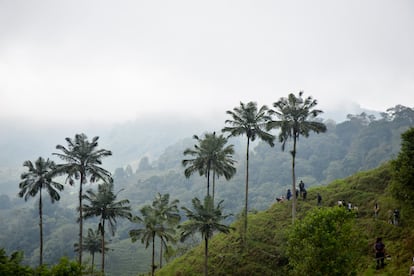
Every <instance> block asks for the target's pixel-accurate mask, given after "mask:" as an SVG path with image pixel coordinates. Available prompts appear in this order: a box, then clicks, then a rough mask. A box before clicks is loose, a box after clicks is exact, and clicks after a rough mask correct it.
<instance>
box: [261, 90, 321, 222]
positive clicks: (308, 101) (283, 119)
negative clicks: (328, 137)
mask: <svg viewBox="0 0 414 276" xmlns="http://www.w3.org/2000/svg"><path fill="white" fill-rule="evenodd" d="M302 95H303V92H302V91H301V92H299V95H298V96H295V95H294V94H293V93H291V94H289V96H288V97H287V98H284V97H282V98H280V100H279V101H277V102H275V103H273V107H274V108H275V110H269V114H270V115H271V116H276V120H273V119H272V120H271V121H269V122H268V125H267V129H268V130H270V129H272V128H280V133H279V142H281V143H282V150H285V145H286V142H287V141H288V140H290V139H293V148H292V151H291V152H290V153H291V154H292V193H293V202H292V220H293V221H294V220H295V216H296V203H297V198H296V193H295V192H294V191H296V175H295V158H296V143H297V141H298V140H299V136H301V135H302V136H304V137H308V136H309V133H310V132H311V131H313V132H316V133H320V132H325V131H326V125H325V124H323V123H321V122H319V121H316V120H315V118H316V117H317V116H318V115H319V114H321V113H323V111H322V110H318V109H314V108H315V106H316V105H317V101H316V100H315V99H313V98H312V97H310V96H309V97H307V98H305V99H304V98H303V97H302Z"/></svg>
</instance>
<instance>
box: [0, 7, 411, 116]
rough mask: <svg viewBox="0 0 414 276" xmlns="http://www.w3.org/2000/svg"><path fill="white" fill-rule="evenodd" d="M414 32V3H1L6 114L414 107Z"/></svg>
mask: <svg viewBox="0 0 414 276" xmlns="http://www.w3.org/2000/svg"><path fill="white" fill-rule="evenodd" d="M412 33H414V4H413V3H412V2H411V1H398V2H389V1H364V2H361V1H322V0H321V1H316V2H315V1H312V2H309V1H289V2H282V1H280V2H279V1H261V2H257V1H237V2H230V1H229V2H228V1H217V2H215V1H213V2H211V1H210V2H204V3H203V2H194V1H174V2H169V1H151V2H146V1H145V2H143V1H140V2H136V1H122V2H120V3H116V4H115V2H112V1H87V2H84V1H36V2H27V1H23V2H19V1H3V2H1V3H0V74H1V76H2V77H0V118H1V117H13V116H18V117H22V118H31V119H37V120H56V119H58V120H62V119H64V120H80V119H85V118H86V119H88V120H110V121H119V120H127V119H133V118H135V117H136V116H143V115H144V114H156V113H162V112H168V113H179V114H184V115H189V116H197V117H203V116H213V115H216V114H217V113H220V112H222V113H223V114H224V112H225V111H226V110H228V109H231V108H233V107H234V106H237V105H238V103H239V101H248V100H254V101H257V102H258V103H259V104H267V105H271V103H273V102H274V101H277V100H278V99H279V98H280V97H283V96H287V94H288V93H292V92H294V93H297V92H298V91H299V90H304V91H305V93H306V94H307V95H312V96H313V97H314V98H316V99H318V101H319V103H320V107H321V108H330V107H331V106H335V105H337V103H344V102H357V103H358V104H360V105H361V106H362V107H366V108H373V109H379V110H385V109H386V108H388V107H391V106H393V105H395V104H398V103H401V104H405V105H407V106H413V105H414V96H413V95H414V93H413V92H414V91H413V88H414V80H413V77H412V76H414V55H412V49H414V38H413V36H412V35H411V34H412ZM51 114H53V115H51Z"/></svg>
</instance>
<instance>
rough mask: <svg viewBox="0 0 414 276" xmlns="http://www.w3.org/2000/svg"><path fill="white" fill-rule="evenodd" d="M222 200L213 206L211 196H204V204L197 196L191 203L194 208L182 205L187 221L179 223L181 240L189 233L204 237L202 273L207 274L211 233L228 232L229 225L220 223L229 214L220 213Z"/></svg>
mask: <svg viewBox="0 0 414 276" xmlns="http://www.w3.org/2000/svg"><path fill="white" fill-rule="evenodd" d="M222 203H223V201H220V202H219V203H218V204H217V206H216V207H214V202H213V198H212V197H211V196H206V197H205V198H204V204H202V203H201V201H200V200H199V199H198V198H193V200H192V204H193V208H194V210H190V209H187V208H186V207H182V209H183V210H184V212H185V213H186V216H187V218H188V221H186V222H185V223H183V224H182V225H180V226H179V227H180V229H182V231H181V241H184V240H186V239H187V238H188V237H189V236H190V235H193V234H195V233H200V234H201V237H202V238H203V239H204V275H208V240H209V239H210V238H211V237H212V236H213V233H214V232H216V231H219V232H221V233H226V234H227V233H229V232H230V230H231V227H229V226H227V225H225V224H222V223H220V222H221V221H222V220H224V219H226V218H227V217H229V216H230V215H223V214H222V206H221V204H222Z"/></svg>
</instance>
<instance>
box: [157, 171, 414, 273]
mask: <svg viewBox="0 0 414 276" xmlns="http://www.w3.org/2000/svg"><path fill="white" fill-rule="evenodd" d="M390 178H391V177H390V166H389V164H384V165H382V166H380V167H378V168H377V169H374V170H371V171H366V172H360V173H357V174H355V175H353V176H351V177H348V178H346V179H339V180H335V181H333V182H332V183H331V184H329V185H327V186H320V187H313V188H310V189H309V191H308V197H307V200H306V201H303V200H302V199H299V200H298V206H297V207H298V208H297V219H301V218H302V217H304V216H306V213H307V211H309V210H310V209H312V208H317V204H316V202H317V200H316V196H317V193H320V194H321V195H322V198H323V199H322V205H323V206H336V205H337V202H338V200H345V201H346V202H348V201H350V202H351V203H352V204H353V205H354V206H357V207H358V215H357V217H356V222H357V227H358V229H359V230H358V231H359V234H360V237H361V239H362V240H363V241H364V242H365V246H364V247H363V248H361V250H360V258H359V260H360V262H359V266H358V271H359V272H358V275H405V274H406V273H407V271H408V269H409V267H410V265H411V262H412V255H413V254H414V252H413V250H412V248H414V232H413V231H412V230H411V227H410V225H413V223H414V219H413V218H412V216H410V214H412V213H413V211H414V210H412V208H410V207H407V206H404V205H402V204H400V203H399V202H397V201H395V200H394V199H393V198H392V197H391V196H390V194H389V193H388V191H387V188H388V184H389V181H390ZM375 201H378V202H379V204H380V212H379V217H378V219H375V218H374V211H373V210H374V209H373V208H374V203H375ZM394 208H399V209H400V210H401V224H400V226H399V227H396V226H394V225H391V224H389V223H388V210H393V209H394ZM291 209H292V208H291V202H283V203H274V204H273V205H272V206H270V207H269V208H268V209H267V210H266V211H262V212H258V213H255V214H249V218H248V221H249V223H248V241H247V249H246V250H245V251H244V250H243V248H242V246H241V241H240V238H239V232H238V231H237V229H240V226H241V225H240V223H241V222H240V221H236V222H234V223H233V225H232V226H233V227H234V228H235V229H236V231H233V232H231V233H230V234H228V235H223V234H217V235H215V236H214V237H213V239H212V240H210V242H209V275H289V267H288V259H287V258H286V256H285V254H284V252H285V250H284V246H285V242H286V238H285V231H286V229H287V228H288V226H289V225H291V223H292V218H291ZM377 236H381V237H383V240H384V243H385V244H386V249H387V253H388V254H389V255H390V256H391V258H390V260H388V261H387V263H388V264H387V266H386V267H385V268H384V269H382V270H380V271H377V270H375V262H374V252H373V243H374V241H375V239H376V237H377ZM203 250H204V244H200V245H199V246H197V247H195V248H194V249H192V250H190V251H189V252H188V253H186V254H185V255H183V256H181V257H179V258H177V259H175V260H173V261H172V262H170V263H169V264H167V265H165V266H164V267H163V268H162V269H161V270H159V271H157V273H156V275H169V276H170V275H202V274H203V261H204V251H203Z"/></svg>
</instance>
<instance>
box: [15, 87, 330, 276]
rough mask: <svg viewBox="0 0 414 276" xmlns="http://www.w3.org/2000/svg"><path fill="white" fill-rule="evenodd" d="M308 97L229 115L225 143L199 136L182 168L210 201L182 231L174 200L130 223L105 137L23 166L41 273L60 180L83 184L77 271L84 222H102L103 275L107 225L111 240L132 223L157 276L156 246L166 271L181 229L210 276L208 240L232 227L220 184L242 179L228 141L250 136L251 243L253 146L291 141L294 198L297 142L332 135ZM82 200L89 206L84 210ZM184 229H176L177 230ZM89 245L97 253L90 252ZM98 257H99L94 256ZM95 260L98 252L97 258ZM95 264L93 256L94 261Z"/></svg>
mask: <svg viewBox="0 0 414 276" xmlns="http://www.w3.org/2000/svg"><path fill="white" fill-rule="evenodd" d="M302 96H303V92H299V95H298V96H295V95H294V94H289V96H288V97H287V98H283V97H282V98H280V100H279V101H278V102H275V103H274V104H273V107H274V108H275V109H274V110H272V109H269V108H268V107H267V106H265V105H264V106H262V107H260V108H258V106H257V104H256V103H255V102H248V103H247V104H244V103H242V102H240V106H238V107H235V108H234V109H233V110H231V111H227V112H226V113H227V114H228V115H230V116H231V119H228V120H226V121H225V124H226V126H225V127H224V128H223V129H222V132H223V133H228V136H227V137H225V136H224V135H223V134H220V135H216V133H215V132H213V133H206V134H205V135H204V138H199V137H198V136H196V135H194V139H195V140H196V141H197V143H198V144H196V145H194V148H193V149H186V150H185V151H184V155H185V156H187V155H189V156H191V159H184V160H182V164H183V166H184V167H186V169H185V170H184V174H185V176H186V177H190V176H191V175H192V174H193V173H196V172H198V173H199V174H200V175H201V176H205V177H206V178H207V193H206V197H205V198H204V201H201V200H199V199H198V198H194V199H193V200H192V205H193V210H190V209H188V208H185V207H182V209H183V210H184V212H185V214H186V217H187V218H188V220H187V221H185V222H184V223H182V224H180V225H179V222H180V220H181V217H180V215H179V212H178V206H177V205H178V200H173V201H171V202H170V199H169V194H165V195H162V194H160V193H158V194H157V196H156V197H155V199H154V201H153V203H152V205H146V206H144V207H142V208H141V209H140V212H141V217H140V216H132V214H131V207H130V206H129V201H128V200H127V199H124V200H119V201H116V200H117V195H118V193H119V192H118V193H115V192H114V184H113V179H112V177H111V173H110V172H108V171H107V170H105V169H104V168H102V167H101V165H102V159H103V158H104V157H107V156H110V155H112V153H111V151H109V150H105V149H98V148H97V147H98V139H99V137H94V138H93V139H92V140H91V141H89V140H88V138H87V136H86V135H85V134H77V135H75V138H74V139H71V138H66V142H67V146H66V147H65V146H62V145H57V146H56V149H57V150H59V151H60V152H57V153H53V155H55V156H57V157H58V158H59V159H61V160H63V161H64V162H65V163H62V164H55V163H54V162H53V161H51V160H49V159H46V160H45V159H44V158H42V157H39V158H38V159H37V160H36V161H35V163H34V164H33V163H32V162H31V161H25V162H24V164H23V165H24V166H25V167H27V169H28V172H25V173H23V174H22V175H21V179H22V181H21V182H20V184H19V187H20V189H21V190H20V192H19V196H20V197H24V198H25V200H27V199H28V198H29V197H35V196H36V195H37V194H38V193H39V227H40V260H39V262H40V265H42V264H43V228H42V189H46V191H47V192H48V194H49V196H50V198H51V200H52V202H54V201H58V200H59V199H60V196H59V191H62V190H63V188H64V186H63V185H62V184H60V183H57V182H56V181H54V178H55V177H57V176H65V177H66V183H68V184H70V185H74V184H75V180H76V181H79V194H78V199H79V208H78V212H79V217H78V222H79V242H78V243H77V250H76V251H77V252H78V257H79V264H82V252H83V251H84V248H83V247H84V246H85V243H84V241H83V220H84V219H87V218H91V217H98V218H99V224H98V229H97V230H96V231H93V230H92V229H89V230H88V236H87V237H86V238H85V239H86V241H87V242H88V243H87V245H86V246H88V248H87V250H90V248H92V247H93V246H95V249H94V250H96V243H95V244H94V245H93V246H92V245H91V241H90V238H92V237H94V236H95V237H96V236H98V235H100V239H99V243H100V244H101V246H100V250H99V252H100V253H101V254H102V262H101V263H102V267H101V270H102V273H104V264H105V260H104V258H105V256H104V255H105V251H106V250H107V248H106V242H105V225H106V223H108V224H109V228H110V229H111V232H112V234H114V231H115V224H116V219H117V218H126V219H130V220H131V221H134V222H137V223H139V224H140V225H141V226H142V227H141V228H138V229H134V230H131V231H130V233H129V234H130V237H131V239H132V241H136V240H141V242H142V243H145V246H146V247H148V246H149V245H150V244H152V264H151V265H152V266H151V271H152V274H154V271H155V268H156V266H155V261H154V257H155V254H154V252H155V238H156V237H158V238H159V239H160V266H161V265H162V250H163V249H168V247H167V243H168V242H171V241H175V229H177V228H178V229H180V230H181V233H180V237H181V240H182V241H183V240H185V239H186V238H187V237H189V236H190V235H192V234H194V233H197V232H198V233H200V234H201V236H202V238H203V239H204V241H205V264H204V271H205V275H207V271H208V268H207V260H208V240H209V239H210V238H211V237H212V235H213V232H215V231H219V232H224V233H228V232H229V231H230V229H231V228H230V227H229V226H226V225H224V224H222V223H221V221H222V220H224V219H225V218H227V217H228V215H224V214H223V213H222V205H221V204H222V202H223V201H220V202H219V203H218V204H217V205H215V204H214V195H215V179H216V178H218V177H220V176H224V177H225V178H226V179H227V180H228V179H230V178H231V177H232V176H234V174H235V173H236V168H235V163H236V161H235V160H234V159H233V157H232V155H233V154H234V148H233V145H227V142H228V138H229V137H234V136H240V135H246V137H247V147H246V177H245V206H244V210H243V211H244V212H243V216H244V217H243V218H244V228H243V233H241V234H242V239H243V240H244V241H245V240H246V233H247V212H248V184H249V147H250V142H252V141H255V140H256V139H257V138H258V139H261V140H263V141H265V142H267V143H268V144H269V145H270V146H274V139H275V138H276V137H275V136H274V135H273V134H271V133H270V132H269V131H270V130H272V129H275V128H276V129H279V130H280V132H279V141H280V142H281V143H282V150H284V149H285V145H286V142H287V141H288V140H290V139H292V140H293V148H292V150H291V154H292V189H293V190H296V182H295V178H296V177H295V156H296V143H297V140H298V139H299V136H301V135H302V136H305V137H307V136H309V133H310V132H311V131H313V132H316V133H320V132H325V131H326V126H325V125H324V124H323V123H322V122H320V121H316V120H315V118H316V117H317V116H318V115H319V114H320V113H322V111H321V110H317V109H314V107H315V106H316V105H317V102H316V100H314V99H313V98H312V97H307V98H303V97H302ZM211 173H212V179H213V189H212V195H211V194H210V174H211ZM88 182H90V183H94V182H100V183H99V185H98V189H97V192H95V191H93V190H92V189H89V190H87V191H86V194H84V192H83V185H84V184H86V183H88ZM83 200H86V201H87V203H86V204H84V203H83ZM295 213H296V197H295V196H294V197H293V204H292V218H293V220H294V218H295ZM177 226H178V227H177ZM89 245H91V247H89ZM94 252H96V251H94ZM91 253H92V252H91ZM92 256H93V255H92Z"/></svg>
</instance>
